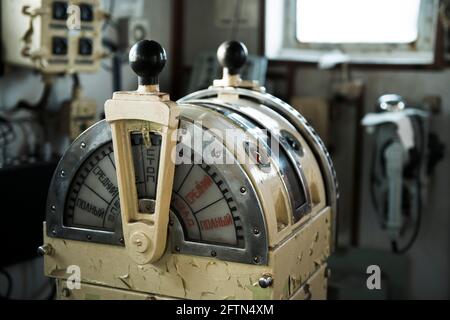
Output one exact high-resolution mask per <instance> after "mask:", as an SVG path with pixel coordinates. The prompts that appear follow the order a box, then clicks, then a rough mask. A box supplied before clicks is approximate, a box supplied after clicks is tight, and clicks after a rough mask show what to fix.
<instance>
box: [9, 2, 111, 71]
mask: <svg viewBox="0 0 450 320" xmlns="http://www.w3.org/2000/svg"><path fill="white" fill-rule="evenodd" d="M1 5H2V33H3V37H2V38H3V48H4V60H5V63H8V64H12V65H19V66H24V67H29V68H33V69H37V70H39V71H41V72H42V73H46V74H58V73H75V72H95V71H97V70H98V69H99V66H100V60H101V59H102V58H103V52H102V48H101V25H102V23H103V19H104V14H103V12H102V11H101V10H100V2H99V1H98V0H55V1H53V0H3V1H2V2H1Z"/></svg>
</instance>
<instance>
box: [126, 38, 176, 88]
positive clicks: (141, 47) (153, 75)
mask: <svg viewBox="0 0 450 320" xmlns="http://www.w3.org/2000/svg"><path fill="white" fill-rule="evenodd" d="M129 59H130V65H131V68H132V69H133V71H134V72H135V73H136V74H137V75H138V77H139V85H141V86H151V85H157V84H158V83H159V74H160V73H161V71H162V70H163V69H164V66H165V65H166V62H167V55H166V51H165V50H164V48H163V47H162V46H161V45H160V44H159V43H158V42H156V41H150V40H142V41H139V42H138V43H136V44H135V45H134V46H133V47H132V48H131V51H130V57H129Z"/></svg>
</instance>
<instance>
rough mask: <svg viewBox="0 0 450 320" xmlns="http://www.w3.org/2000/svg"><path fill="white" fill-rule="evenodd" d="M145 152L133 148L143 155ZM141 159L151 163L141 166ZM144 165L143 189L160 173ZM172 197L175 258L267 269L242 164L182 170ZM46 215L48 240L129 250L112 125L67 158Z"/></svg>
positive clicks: (259, 219) (260, 219)
mask: <svg viewBox="0 0 450 320" xmlns="http://www.w3.org/2000/svg"><path fill="white" fill-rule="evenodd" d="M192 126H193V122H191V120H188V119H185V120H183V121H182V123H181V127H182V128H192ZM141 147H142V146H140V145H139V144H135V145H134V146H133V148H135V150H134V151H135V152H136V153H137V151H138V150H139V149H141V150H142V148H141ZM190 152H192V150H191V151H190ZM140 159H145V157H141V158H139V157H135V159H134V160H136V161H137V162H139V161H141V160H140ZM141 164H143V170H140V171H137V172H136V173H137V177H136V178H137V179H136V182H137V184H139V182H142V181H144V180H148V179H146V178H145V177H143V176H142V172H153V171H152V166H153V167H154V164H152V162H147V163H145V161H141ZM62 173H64V174H62ZM148 177H151V175H150V176H147V178H148ZM150 180H151V179H150ZM137 186H138V188H139V185H137ZM242 190H245V193H242ZM173 191H174V192H173V196H172V203H171V216H170V217H171V219H170V220H171V223H170V226H169V237H170V239H171V241H170V243H171V247H169V248H168V250H169V251H172V252H176V253H184V254H191V255H196V256H211V255H213V256H215V257H217V258H218V259H223V260H227V261H235V262H239V263H246V264H265V263H267V261H268V251H267V250H268V249H267V248H268V244H267V241H268V239H267V233H266V226H265V218H264V214H263V211H262V207H261V205H260V203H259V200H258V196H257V193H256V190H255V188H254V187H253V185H252V183H251V182H250V181H249V179H248V177H247V175H246V173H245V171H243V169H242V168H241V166H240V165H239V164H235V165H231V166H230V165H206V164H196V165H186V164H180V165H178V166H177V167H176V170H175V178H174V187H173ZM139 200H140V199H139ZM47 208H48V210H47V218H46V221H47V235H48V236H49V237H52V238H61V239H67V240H75V241H87V242H93V243H100V244H107V245H115V246H123V245H124V239H123V232H122V223H121V218H120V204H119V196H118V190H117V179H116V171H115V162H114V152H113V148H112V142H111V130H110V127H109V125H108V123H107V122H106V121H102V122H99V123H97V124H96V125H95V126H93V127H92V128H90V129H89V130H88V131H86V132H85V133H84V134H83V135H81V136H80V138H79V139H77V140H76V141H75V142H74V144H73V145H72V146H71V147H70V148H69V150H68V151H67V152H66V154H65V156H64V157H63V159H62V160H61V162H60V164H59V165H58V169H57V172H56V174H55V176H54V179H53V181H52V184H51V186H50V192H49V198H48V204H47ZM254 230H258V233H257V234H255V233H254ZM256 257H258V258H257V259H255V258H256Z"/></svg>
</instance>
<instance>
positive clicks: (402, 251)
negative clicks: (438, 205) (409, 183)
mask: <svg viewBox="0 0 450 320" xmlns="http://www.w3.org/2000/svg"><path fill="white" fill-rule="evenodd" d="M417 187H418V190H419V193H420V190H421V189H422V184H421V182H420V179H419V180H418V182H417ZM417 202H418V208H419V209H418V212H417V221H416V225H415V228H414V233H413V234H412V237H411V239H410V240H409V242H408V243H407V244H406V245H405V246H404V247H403V248H401V249H399V246H398V242H397V241H395V240H394V241H392V243H391V246H392V251H393V252H394V253H395V254H397V255H403V254H405V253H407V252H408V251H409V250H411V248H412V246H413V245H414V243H415V242H416V240H417V238H418V237H419V233H420V229H421V226H422V200H421V197H420V196H419V197H417Z"/></svg>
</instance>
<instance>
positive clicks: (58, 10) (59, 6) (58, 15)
mask: <svg viewBox="0 0 450 320" xmlns="http://www.w3.org/2000/svg"><path fill="white" fill-rule="evenodd" d="M67 8H68V5H67V2H63V1H55V2H53V19H55V20H67V18H68V14H67Z"/></svg>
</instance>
